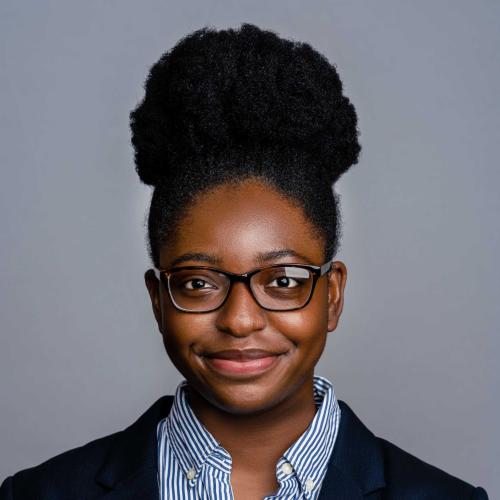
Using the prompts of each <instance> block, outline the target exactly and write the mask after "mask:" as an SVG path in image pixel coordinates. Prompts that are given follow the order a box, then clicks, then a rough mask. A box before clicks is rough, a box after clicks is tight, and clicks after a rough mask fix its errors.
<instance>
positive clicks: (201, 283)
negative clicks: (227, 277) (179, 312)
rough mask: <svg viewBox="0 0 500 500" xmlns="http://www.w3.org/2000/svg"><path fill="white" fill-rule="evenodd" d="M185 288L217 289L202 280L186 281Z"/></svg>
mask: <svg viewBox="0 0 500 500" xmlns="http://www.w3.org/2000/svg"><path fill="white" fill-rule="evenodd" d="M183 286H184V287H185V288H187V289H188V290H206V289H210V288H215V287H214V286H213V285H211V284H210V283H209V282H208V281H205V280H202V279H201V278H193V279H190V280H186V281H185V282H184V283H183Z"/></svg>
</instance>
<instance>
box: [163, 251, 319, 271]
mask: <svg viewBox="0 0 500 500" xmlns="http://www.w3.org/2000/svg"><path fill="white" fill-rule="evenodd" d="M283 257H296V258H298V259H300V260H303V261H305V262H307V263H308V264H312V265H315V264H314V262H312V261H311V259H309V258H308V257H306V256H305V255H302V254H300V253H298V252H296V251H295V250H292V249H291V248H283V249H280V250H270V251H268V252H260V253H258V254H257V257H256V260H257V262H258V263H259V265H262V264H268V263H269V262H271V261H273V260H277V259H281V258H283ZM192 260H196V261H199V262H205V263H207V264H210V265H212V266H221V265H222V259H221V258H220V257H217V256H216V255H212V254H209V253H204V252H187V253H184V254H182V255H180V256H179V257H177V258H175V259H174V260H173V261H172V262H171V263H170V266H169V267H175V266H178V265H179V264H183V263H184V262H189V261H192Z"/></svg>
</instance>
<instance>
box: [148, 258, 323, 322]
mask: <svg viewBox="0 0 500 500" xmlns="http://www.w3.org/2000/svg"><path fill="white" fill-rule="evenodd" d="M331 268H332V261H328V262H326V263H325V264H323V265H322V266H312V265H303V264H276V265H273V266H269V267H263V268H260V269H254V270H253V271H250V272H248V273H245V274H234V273H230V272H227V271H222V270H221V269H216V268H213V267H205V266H183V267H173V268H171V269H155V274H156V277H157V278H158V279H159V280H160V281H161V282H162V283H163V284H164V285H165V287H166V288H167V290H168V293H169V296H170V300H171V302H172V304H173V306H174V307H175V308H176V309H178V310H179V311H185V312H192V313H205V312H210V311H215V310H216V309H218V308H219V307H221V306H222V305H223V304H224V302H225V301H226V299H227V298H228V296H229V293H230V292H231V288H232V286H233V284H234V283H235V282H237V281H240V282H242V283H245V284H246V285H247V287H248V289H249V290H250V292H251V293H252V296H253V298H254V299H255V301H256V302H257V304H259V306H260V307H262V308H263V309H266V310H267V311H294V310H297V309H302V308H303V307H305V306H306V305H307V304H308V303H309V301H310V300H311V297H312V294H313V292H314V288H315V286H316V282H317V281H318V279H319V278H320V277H321V276H323V275H324V274H326V273H328V272H329V271H330V270H331Z"/></svg>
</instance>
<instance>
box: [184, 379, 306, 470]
mask: <svg viewBox="0 0 500 500" xmlns="http://www.w3.org/2000/svg"><path fill="white" fill-rule="evenodd" d="M188 398H189V404H190V406H191V408H192V410H193V412H194V413H195V415H196V417H197V418H198V419H199V420H200V422H201V423H202V424H203V425H204V426H205V427H206V428H207V429H208V431H209V432H210V433H211V434H212V435H213V436H214V437H215V439H216V440H217V441H218V442H219V443H220V444H221V445H222V446H223V447H224V449H226V450H227V452H228V453H229V454H230V455H231V458H232V460H233V467H238V468H241V469H249V470H254V471H258V470H273V471H274V466H275V465H276V462H277V461H278V460H279V458H280V457H281V456H282V455H283V453H284V452H285V451H286V450H287V449H288V448H289V447H290V446H291V445H292V444H293V443H294V442H295V441H296V440H297V439H298V438H299V437H300V435H301V434H303V433H304V431H305V430H306V429H307V427H308V426H309V424H310V423H311V421H312V419H313V418H314V415H315V413H316V405H315V403H314V393H313V378H312V376H311V377H310V378H309V379H308V380H306V381H305V382H304V383H303V384H302V386H301V387H300V388H299V389H298V390H297V391H296V392H295V393H294V394H293V395H292V396H290V397H289V398H287V399H285V400H284V401H281V402H280V403H279V404H277V405H276V406H274V407H272V408H270V409H268V410H266V411H261V412H258V413H254V414H243V415H241V414H234V413H229V412H226V411H224V410H222V409H220V408H218V407H216V406H214V405H213V404H211V403H209V402H208V401H207V400H206V399H205V398H203V397H202V396H200V395H199V394H198V393H197V392H196V391H195V390H191V389H190V390H189V392H188Z"/></svg>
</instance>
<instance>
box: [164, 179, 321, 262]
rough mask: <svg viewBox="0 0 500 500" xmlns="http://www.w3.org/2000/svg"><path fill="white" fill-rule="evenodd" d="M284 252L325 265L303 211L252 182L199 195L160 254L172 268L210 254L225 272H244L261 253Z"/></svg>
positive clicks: (281, 195)
mask: <svg viewBox="0 0 500 500" xmlns="http://www.w3.org/2000/svg"><path fill="white" fill-rule="evenodd" d="M283 249H291V250H293V251H294V252H296V253H298V254H301V255H303V256H304V257H306V258H307V259H308V260H310V261H311V262H314V263H317V264H322V263H323V262H322V259H323V242H322V239H321V238H320V236H319V235H318V234H317V231H316V229H315V227H314V225H313V224H312V223H311V222H310V221H309V219H307V218H306V216H305V214H304V212H303V210H302V208H301V207H300V206H299V205H298V204H297V203H295V202H294V201H293V200H290V199H289V198H287V197H286V196H285V195H283V194H281V193H279V192H278V191H276V190H275V189H273V188H272V187H270V186H269V185H267V184H265V183H263V182H261V181H257V180H255V179H252V180H245V181H243V182H240V183H226V184H222V185H220V186H217V187H215V188H213V189H211V190H210V191H207V192H205V193H202V194H201V195H199V196H198V197H197V198H196V199H195V201H194V203H193V204H192V206H191V207H190V208H189V210H188V212H187V213H186V214H185V215H184V216H183V218H182V219H181V220H180V222H179V224H178V226H177V230H176V233H175V237H174V238H173V240H171V241H170V242H168V243H167V244H166V245H164V247H163V248H162V249H161V252H160V264H161V266H162V267H168V266H169V265H170V263H171V262H172V261H173V260H175V259H176V258H178V257H179V256H180V255H183V254H185V253H206V254H210V255H213V256H215V257H217V258H218V259H219V260H220V263H221V265H222V266H224V267H225V268H226V269H227V270H232V271H234V272H245V271H247V270H248V269H249V268H250V267H252V266H255V265H256V264H257V261H258V256H259V255H262V253H266V252H270V251H279V250H283ZM289 260H295V261H297V260H298V259H290V258H289ZM242 269H243V270H242Z"/></svg>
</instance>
